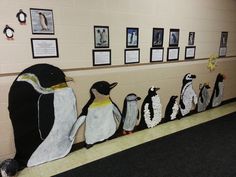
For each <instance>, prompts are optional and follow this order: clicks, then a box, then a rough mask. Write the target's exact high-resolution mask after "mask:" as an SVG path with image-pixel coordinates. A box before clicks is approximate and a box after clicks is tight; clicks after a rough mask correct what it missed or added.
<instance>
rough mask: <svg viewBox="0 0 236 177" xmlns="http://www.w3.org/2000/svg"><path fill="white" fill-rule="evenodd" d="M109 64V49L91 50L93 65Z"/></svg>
mask: <svg viewBox="0 0 236 177" xmlns="http://www.w3.org/2000/svg"><path fill="white" fill-rule="evenodd" d="M99 65H111V50H110V49H108V50H93V66H99Z"/></svg>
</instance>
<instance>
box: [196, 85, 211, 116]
mask: <svg viewBox="0 0 236 177" xmlns="http://www.w3.org/2000/svg"><path fill="white" fill-rule="evenodd" d="M199 88H200V92H199V96H198V103H197V112H202V111H205V110H206V108H207V106H208V104H209V103H210V96H209V93H208V89H210V88H211V87H210V86H209V84H207V83H204V84H200V86H199Z"/></svg>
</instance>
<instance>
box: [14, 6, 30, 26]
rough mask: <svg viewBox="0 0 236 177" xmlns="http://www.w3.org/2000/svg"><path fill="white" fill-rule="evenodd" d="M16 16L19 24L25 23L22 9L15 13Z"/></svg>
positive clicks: (24, 14)
mask: <svg viewBox="0 0 236 177" xmlns="http://www.w3.org/2000/svg"><path fill="white" fill-rule="evenodd" d="M16 17H17V19H18V21H19V22H20V24H21V25H25V24H26V17H27V15H26V13H25V12H23V10H22V9H20V10H19V12H18V13H17V14H16Z"/></svg>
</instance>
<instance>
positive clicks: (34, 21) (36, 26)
mask: <svg viewBox="0 0 236 177" xmlns="http://www.w3.org/2000/svg"><path fill="white" fill-rule="evenodd" d="M30 18H31V29H32V34H47V35H54V34H55V27H54V18H53V10H52V9H37V8H30Z"/></svg>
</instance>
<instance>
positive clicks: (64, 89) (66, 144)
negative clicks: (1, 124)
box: [8, 64, 77, 169]
mask: <svg viewBox="0 0 236 177" xmlns="http://www.w3.org/2000/svg"><path fill="white" fill-rule="evenodd" d="M66 81H67V78H66V76H65V74H64V73H63V71H62V70H60V69H59V68H57V67H55V66H52V65H48V64H36V65H33V66H31V67H29V68H27V69H25V70H24V71H23V72H21V73H20V74H19V76H18V77H17V78H16V79H15V81H14V82H13V84H12V86H11V88H10V91H9V100H8V102H9V106H8V109H9V113H10V119H11V121H12V125H13V129H14V138H15V146H16V155H15V157H14V159H15V160H16V161H17V162H18V163H19V165H20V168H21V169H22V168H24V167H25V166H28V167H30V166H35V165H38V164H41V163H44V162H48V161H51V160H55V159H58V158H61V157H64V156H65V155H67V154H68V153H69V152H70V149H71V146H72V144H73V140H74V139H69V133H70V132H71V129H72V127H73V124H74V123H75V122H76V120H77V110H76V98H75V95H74V93H73V90H72V89H71V88H69V87H68V86H67V83H66Z"/></svg>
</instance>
